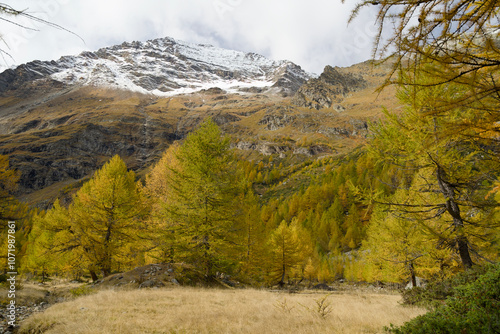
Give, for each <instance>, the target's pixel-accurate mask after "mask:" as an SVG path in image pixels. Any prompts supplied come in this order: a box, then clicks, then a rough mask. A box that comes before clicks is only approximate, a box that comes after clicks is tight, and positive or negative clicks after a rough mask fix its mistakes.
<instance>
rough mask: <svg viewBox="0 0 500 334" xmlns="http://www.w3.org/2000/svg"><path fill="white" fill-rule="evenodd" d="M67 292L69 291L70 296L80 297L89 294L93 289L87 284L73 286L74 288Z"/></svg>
mask: <svg viewBox="0 0 500 334" xmlns="http://www.w3.org/2000/svg"><path fill="white" fill-rule="evenodd" d="M69 292H70V293H71V296H73V297H75V298H77V297H81V296H86V295H90V294H92V293H93V292H94V290H92V288H90V287H89V286H87V285H82V286H79V287H78V288H74V289H71V290H69Z"/></svg>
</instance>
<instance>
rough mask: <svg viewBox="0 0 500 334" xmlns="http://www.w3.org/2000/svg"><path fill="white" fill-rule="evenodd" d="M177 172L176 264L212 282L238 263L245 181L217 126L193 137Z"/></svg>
mask: <svg viewBox="0 0 500 334" xmlns="http://www.w3.org/2000/svg"><path fill="white" fill-rule="evenodd" d="M176 158H177V160H178V162H179V166H178V167H173V168H171V170H172V176H171V178H170V179H169V183H170V187H171V193H170V194H169V199H168V200H167V201H166V202H165V210H166V213H167V216H168V220H169V225H170V226H169V229H170V230H171V231H172V233H174V234H175V244H174V248H175V258H176V259H178V260H182V261H185V262H188V263H192V264H195V265H197V266H198V267H199V268H201V269H202V270H203V271H204V273H205V275H206V276H207V277H213V276H214V275H215V273H216V272H217V271H221V270H222V271H225V270H228V269H229V268H230V267H231V266H230V264H234V261H235V256H234V254H235V247H237V245H238V244H241V243H239V242H240V241H241V240H238V238H239V237H240V235H241V231H240V230H238V227H239V226H238V224H237V222H238V219H239V217H240V216H241V214H242V212H241V209H240V205H239V201H241V194H242V190H243V187H242V186H243V184H242V175H241V173H240V172H239V169H238V168H237V163H236V162H237V161H236V159H235V157H234V155H233V153H232V150H231V149H230V146H229V138H228V137H223V136H222V134H221V131H220V129H219V128H218V126H217V125H216V124H215V123H214V122H213V121H212V120H211V119H207V120H206V121H204V122H203V123H202V124H201V125H200V127H199V129H198V130H196V131H195V132H193V133H191V134H189V135H188V137H187V138H186V140H185V142H184V143H183V145H182V146H181V147H180V149H179V152H178V154H177V155H176Z"/></svg>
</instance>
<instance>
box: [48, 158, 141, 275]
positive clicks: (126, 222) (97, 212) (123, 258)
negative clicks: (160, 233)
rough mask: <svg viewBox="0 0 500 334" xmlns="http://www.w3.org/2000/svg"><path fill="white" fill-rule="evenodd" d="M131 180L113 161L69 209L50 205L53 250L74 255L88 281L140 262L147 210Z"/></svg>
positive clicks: (117, 160) (120, 162) (117, 161)
mask: <svg viewBox="0 0 500 334" xmlns="http://www.w3.org/2000/svg"><path fill="white" fill-rule="evenodd" d="M135 178H136V177H135V173H134V172H133V171H128V170H127V166H126V165H125V163H124V162H123V160H122V159H121V158H120V157H119V156H114V157H113V158H112V159H111V160H110V161H109V162H108V163H106V164H105V165H104V166H103V167H102V168H101V169H100V170H99V171H97V172H96V173H95V174H94V176H93V177H92V178H91V179H90V180H89V181H88V182H86V183H85V184H84V185H83V186H82V188H81V189H80V190H79V191H78V192H77V193H76V195H75V196H74V199H73V202H72V203H71V205H70V206H69V208H68V209H65V208H61V207H60V206H54V208H52V210H50V211H49V212H48V213H47V215H48V217H46V219H45V222H44V223H45V226H46V229H47V230H48V231H52V232H55V233H56V235H55V236H54V238H53V239H54V244H53V246H52V251H53V252H54V253H62V254H67V253H68V252H70V253H71V254H72V255H74V256H77V257H78V258H79V260H80V261H81V262H82V263H85V265H86V266H88V270H89V272H90V274H91V276H92V279H93V280H96V279H97V271H100V272H101V273H102V275H103V276H104V277H106V276H108V275H110V274H111V272H112V271H113V270H118V269H124V268H128V267H129V266H131V265H132V264H140V263H142V262H143V260H142V259H141V257H142V254H143V246H144V245H143V236H144V234H145V233H147V232H148V231H147V229H148V227H147V225H146V224H145V220H146V218H147V215H148V210H147V206H145V205H144V200H143V198H142V196H141V193H140V192H139V190H138V187H137V183H136V180H135ZM74 256H71V258H73V260H74Z"/></svg>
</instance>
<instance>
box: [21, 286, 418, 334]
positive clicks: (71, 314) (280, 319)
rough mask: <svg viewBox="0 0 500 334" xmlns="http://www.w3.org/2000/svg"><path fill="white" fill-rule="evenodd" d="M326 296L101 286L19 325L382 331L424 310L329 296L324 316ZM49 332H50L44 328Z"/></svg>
mask: <svg viewBox="0 0 500 334" xmlns="http://www.w3.org/2000/svg"><path fill="white" fill-rule="evenodd" d="M324 296H325V294H318V293H299V294H287V293H275V292H269V291H260V290H215V289H195V288H178V289H160V290H134V291H112V290H109V291H101V292H99V293H97V294H93V295H89V296H85V297H81V298H79V299H76V300H73V301H70V302H65V303H61V304H56V305H54V306H52V307H50V308H49V309H47V310H46V311H45V312H44V313H40V314H35V315H33V316H32V317H31V318H29V319H28V320H26V321H25V322H24V323H23V324H22V325H21V330H20V333H47V334H49V333H58V334H63V333H71V334H84V333H92V334H95V333H121V334H127V333H134V334H135V333H158V334H159V333H294V334H300V333H380V332H383V327H384V326H386V325H389V324H390V323H394V324H402V323H403V322H405V321H407V320H409V319H411V318H413V317H415V316H417V315H420V314H423V313H424V312H425V310H423V309H418V308H408V307H403V306H401V305H399V304H398V301H399V299H400V297H399V296H398V295H383V294H361V293H354V294H332V295H330V296H328V298H327V302H328V303H330V304H331V313H329V314H327V315H326V316H325V317H322V316H320V315H319V313H318V312H317V311H315V310H314V308H315V307H316V301H318V300H320V299H321V298H322V297H324ZM45 330H46V331H45Z"/></svg>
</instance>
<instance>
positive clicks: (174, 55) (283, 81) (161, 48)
mask: <svg viewBox="0 0 500 334" xmlns="http://www.w3.org/2000/svg"><path fill="white" fill-rule="evenodd" d="M313 76H314V75H312V74H310V73H307V72H305V71H304V70H302V69H301V68H300V66H298V65H296V64H294V63H292V62H290V61H285V60H282V61H274V60H270V59H267V58H265V57H263V56H261V55H258V54H255V53H245V52H241V51H233V50H227V49H221V48H217V47H214V46H212V45H204V44H191V43H186V42H182V41H178V40H174V39H172V38H168V37H167V38H160V39H155V40H150V41H147V42H131V43H127V42H125V43H123V44H121V45H115V46H112V47H108V48H102V49H99V50H98V51H95V52H88V51H87V52H83V53H81V54H80V55H78V56H64V57H61V58H60V59H59V60H57V61H33V62H30V63H28V64H24V65H21V66H19V67H17V68H16V69H11V70H7V71H4V72H3V73H1V74H0V92H5V91H7V90H10V89H16V88H18V87H21V86H22V85H23V84H26V83H28V82H32V81H34V80H45V81H51V80H54V81H57V82H60V83H63V84H65V85H71V86H74V85H81V86H93V87H102V88H113V89H123V90H129V91H134V92H138V93H142V94H153V95H156V96H175V95H179V94H187V93H193V92H197V91H200V90H202V89H208V88H211V87H219V88H222V89H225V90H226V91H230V92H238V91H246V90H248V89H252V88H253V89H261V90H262V91H263V90H270V89H274V91H276V92H281V93H284V94H293V93H294V92H295V91H297V89H298V88H299V87H300V86H301V85H302V84H303V83H304V82H306V81H307V80H308V79H310V78H312V77H313Z"/></svg>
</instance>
